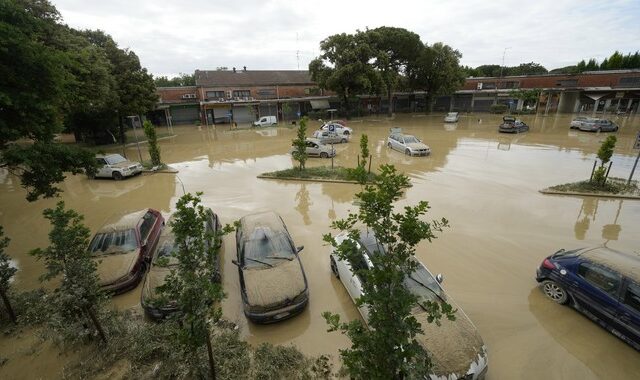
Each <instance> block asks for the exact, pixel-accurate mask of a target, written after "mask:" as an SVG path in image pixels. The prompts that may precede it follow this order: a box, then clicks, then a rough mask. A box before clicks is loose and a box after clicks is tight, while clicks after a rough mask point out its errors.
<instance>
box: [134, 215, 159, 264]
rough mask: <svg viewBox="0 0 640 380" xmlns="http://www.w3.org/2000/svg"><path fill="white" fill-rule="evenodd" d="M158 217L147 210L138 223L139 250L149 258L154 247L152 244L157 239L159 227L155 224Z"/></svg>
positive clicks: (157, 221)
mask: <svg viewBox="0 0 640 380" xmlns="http://www.w3.org/2000/svg"><path fill="white" fill-rule="evenodd" d="M159 219H160V218H158V216H157V215H156V214H154V213H153V212H151V211H147V213H146V214H144V216H143V217H142V221H141V222H140V224H139V228H138V232H139V233H140V245H141V252H142V256H143V257H145V258H149V259H150V258H151V254H152V252H153V248H154V247H153V246H152V245H153V244H155V243H156V241H157V240H158V239H157V235H159V234H160V228H159V226H157V224H158V223H159Z"/></svg>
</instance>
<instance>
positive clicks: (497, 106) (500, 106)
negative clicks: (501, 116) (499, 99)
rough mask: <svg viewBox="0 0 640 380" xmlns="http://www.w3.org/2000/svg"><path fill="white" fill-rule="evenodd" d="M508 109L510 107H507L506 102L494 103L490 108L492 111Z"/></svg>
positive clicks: (500, 111) (497, 111)
mask: <svg viewBox="0 0 640 380" xmlns="http://www.w3.org/2000/svg"><path fill="white" fill-rule="evenodd" d="M507 109H508V107H507V105H506V104H493V105H491V107H490V108H489V112H491V113H505V112H507Z"/></svg>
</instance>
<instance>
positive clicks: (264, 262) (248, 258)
mask: <svg viewBox="0 0 640 380" xmlns="http://www.w3.org/2000/svg"><path fill="white" fill-rule="evenodd" d="M244 259H245V260H251V261H255V262H256V263H260V264H264V265H267V266H269V267H271V268H273V265H271V264H269V263H268V262H266V261H260V260H256V259H252V258H250V257H245V258H244Z"/></svg>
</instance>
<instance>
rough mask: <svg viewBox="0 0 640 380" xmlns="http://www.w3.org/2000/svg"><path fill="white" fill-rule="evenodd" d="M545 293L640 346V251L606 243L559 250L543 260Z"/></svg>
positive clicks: (541, 275) (539, 276)
mask: <svg viewBox="0 0 640 380" xmlns="http://www.w3.org/2000/svg"><path fill="white" fill-rule="evenodd" d="M536 280H537V281H538V282H540V283H541V284H542V285H541V286H542V291H543V292H544V294H545V295H546V296H547V297H549V298H551V299H552V300H553V301H555V302H557V303H559V304H569V305H571V306H573V307H574V308H576V309H577V310H578V311H580V312H582V313H584V314H585V315H586V316H587V317H589V318H591V319H592V320H594V321H596V322H598V323H599V324H600V325H601V326H603V327H604V328H606V329H607V330H609V331H611V332H612V333H613V334H614V335H616V336H618V337H620V338H621V339H623V340H624V341H625V342H627V343H629V344H630V345H631V346H633V347H634V348H635V349H636V350H640V255H638V254H635V253H625V252H619V251H615V250H612V249H609V248H606V247H597V248H583V249H576V250H571V251H565V250H564V249H561V250H559V251H558V252H556V253H554V254H553V255H551V256H549V257H547V258H546V259H544V260H543V261H542V264H541V265H540V267H539V268H538V269H537V271H536Z"/></svg>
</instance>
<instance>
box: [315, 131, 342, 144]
mask: <svg viewBox="0 0 640 380" xmlns="http://www.w3.org/2000/svg"><path fill="white" fill-rule="evenodd" d="M313 137H315V138H316V139H318V140H319V141H320V143H322V144H340V143H346V142H348V141H349V135H344V134H338V133H337V132H334V131H325V130H322V129H319V130H317V131H315V132H314V133H313Z"/></svg>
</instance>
